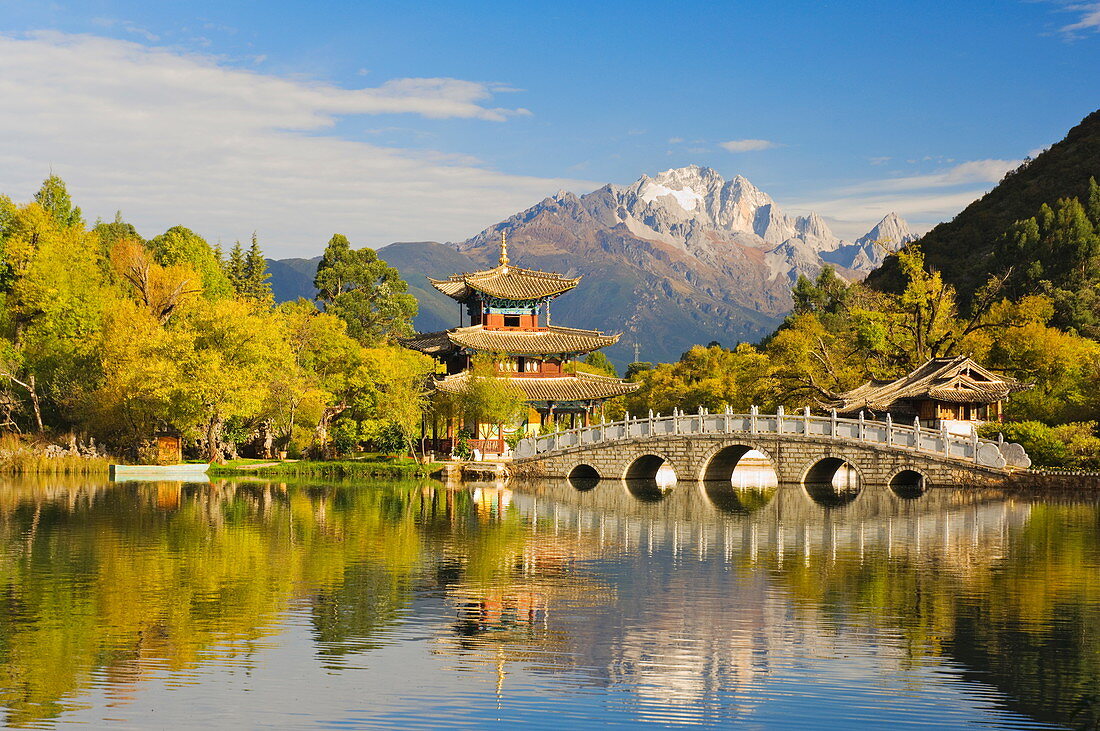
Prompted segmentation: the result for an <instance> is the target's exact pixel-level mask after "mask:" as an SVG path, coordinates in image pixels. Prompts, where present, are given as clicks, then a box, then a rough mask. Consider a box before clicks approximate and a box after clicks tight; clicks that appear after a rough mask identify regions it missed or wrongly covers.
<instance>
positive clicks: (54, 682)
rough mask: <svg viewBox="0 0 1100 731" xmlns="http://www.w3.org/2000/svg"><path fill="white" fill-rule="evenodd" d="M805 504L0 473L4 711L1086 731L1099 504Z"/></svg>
mask: <svg viewBox="0 0 1100 731" xmlns="http://www.w3.org/2000/svg"><path fill="white" fill-rule="evenodd" d="M580 486H581V487H589V486H588V485H580ZM818 497H819V499H820V501H821V502H824V503H828V504H830V505H831V506H832V507H830V508H825V507H822V505H821V504H820V503H819V502H815V501H814V500H813V499H811V498H810V497H808V495H807V493H806V491H804V490H802V489H801V488H789V487H780V488H776V487H774V486H772V487H767V488H754V487H751V486H749V487H741V488H735V487H732V486H731V487H729V488H724V489H717V490H711V491H710V492H709V493H707V492H705V491H702V490H700V488H698V487H696V486H689V485H679V486H676V487H675V488H674V489H673V490H672V491H671V492H665V491H664V490H662V489H660V488H658V487H657V486H649V487H644V488H637V487H635V488H634V489H633V490H631V489H627V488H626V487H625V486H624V485H622V484H616V483H609V482H603V483H600V484H598V485H596V486H595V487H593V488H592V489H588V490H585V491H580V490H578V489H576V487H574V486H573V485H570V484H569V483H564V482H562V483H558V482H546V483H541V484H537V485H532V486H526V487H523V488H521V487H518V486H513V488H512V489H511V490H509V489H504V488H500V487H494V486H491V485H482V486H468V487H464V488H458V489H447V488H445V487H443V486H442V485H440V484H438V483H424V484H407V483H402V484H397V483H393V484H373V485H337V484H327V485H295V484H289V485H288V484H285V483H277V482H238V483H233V482H220V483H216V484H212V485H180V484H175V483H172V484H169V483H162V484H150V483H143V484H123V485H109V484H106V483H96V482H87V481H84V482H80V481H77V482H65V481H61V480H52V481H51V480H45V481H40V482H31V481H24V482H6V483H0V705H2V706H3V713H4V720H5V722H6V723H7V724H8V725H11V726H23V727H53V726H59V725H68V724H84V725H92V726H101V725H104V724H106V723H108V722H110V723H113V724H115V725H117V726H120V727H134V728H138V727H140V728H146V727H168V726H171V727H204V726H211V725H216V726H230V725H237V726H243V727H257V726H277V727H301V728H317V727H341V728H348V727H351V728H355V727H403V728H408V727H421V728H428V727H440V726H448V727H461V726H468V727H471V728H485V727H502V726H512V725H515V724H517V723H523V724H525V725H528V726H534V727H553V728H557V729H561V728H565V727H576V726H591V725H595V724H596V723H600V724H608V725H623V726H626V725H630V726H646V725H650V726H654V727H664V726H680V725H683V726H688V725H704V726H707V725H714V726H720V725H731V724H743V725H746V726H750V727H754V728H799V729H802V728H808V727H834V728H845V727H886V726H891V727H895V728H901V727H915V726H921V727H935V728H967V727H985V728H989V727H994V728H1046V727H1059V726H1070V727H1088V728H1095V727H1097V723H1098V719H1100V508H1098V506H1097V504H1096V503H1094V502H1087V501H1080V500H1078V501H1073V500H1068V499H1055V498H1047V499H1041V498H1029V497H1022V498H1021V497H1019V496H1017V497H1010V496H1005V495H1003V494H999V493H997V492H974V491H968V492H963V491H951V490H938V491H933V492H930V493H928V494H926V495H924V496H923V497H920V498H919V499H908V500H905V499H901V498H899V497H898V496H897V495H895V494H894V493H892V492H889V491H887V490H877V491H876V490H871V489H865V490H864V491H862V492H860V493H859V494H858V496H856V497H855V498H854V499H848V498H849V497H850V496H843V495H842V496H839V497H837V498H836V499H833V500H828V499H822V498H821V496H820V495H818Z"/></svg>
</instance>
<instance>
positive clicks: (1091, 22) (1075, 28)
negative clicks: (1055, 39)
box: [1059, 2, 1100, 37]
mask: <svg viewBox="0 0 1100 731" xmlns="http://www.w3.org/2000/svg"><path fill="white" fill-rule="evenodd" d="M1065 9H1066V10H1068V11H1072V12H1075V13H1080V16H1079V18H1078V20H1077V22H1075V23H1070V24H1068V25H1064V26H1062V27H1061V28H1060V29H1059V30H1061V31H1062V33H1065V34H1066V35H1068V36H1070V37H1076V36H1077V35H1079V34H1080V32H1081V31H1095V32H1100V3H1096V2H1093V3H1073V4H1071V5H1067V6H1066V7H1065Z"/></svg>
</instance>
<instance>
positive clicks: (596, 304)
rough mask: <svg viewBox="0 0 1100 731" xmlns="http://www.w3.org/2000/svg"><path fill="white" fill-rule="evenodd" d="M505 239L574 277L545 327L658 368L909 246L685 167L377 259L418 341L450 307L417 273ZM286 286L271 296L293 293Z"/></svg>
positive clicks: (768, 326) (738, 336)
mask: <svg viewBox="0 0 1100 731" xmlns="http://www.w3.org/2000/svg"><path fill="white" fill-rule="evenodd" d="M503 232H507V234H508V241H509V248H510V253H511V259H512V262H513V263H514V264H516V265H518V266H523V267H529V268H533V269H542V270H546V271H553V272H560V273H562V274H568V275H578V274H579V275H583V277H584V278H583V279H582V280H581V282H580V284H579V285H578V286H577V288H576V289H574V290H573V291H571V292H569V293H568V294H566V295H564V296H562V297H561V298H559V299H557V300H555V301H554V303H553V305H552V307H551V312H552V316H553V321H554V322H555V323H557V324H561V325H570V326H574V327H582V328H593V329H601V330H605V331H609V332H622V333H623V338H622V339H621V340H620V342H619V344H618V345H616V346H614V347H612V348H610V349H608V356H609V357H610V358H611V359H612V360H613V361H614V362H616V363H617V364H620V365H621V364H624V363H627V362H629V361H631V360H633V359H634V355H633V350H634V345H635V344H638V346H639V349H640V355H641V357H642V359H643V360H654V361H669V360H675V359H677V358H679V356H680V354H681V353H682V352H683V351H684V350H686V349H688V348H689V347H691V346H692V345H694V344H696V343H704V344H705V343H707V342H710V341H712V340H717V341H719V342H721V343H722V344H724V345H728V346H733V345H735V344H737V343H738V342H741V341H757V340H759V339H761V338H762V337H764V336H765V335H767V334H768V333H770V332H772V330H774V328H775V327H776V326H777V325H778V324H779V322H780V321H781V320H782V318H783V316H784V315H785V314H786V312H787V311H788V310H789V309H790V305H791V299H790V288H791V285H792V283H793V282H794V280H795V279H797V277H798V275H799V274H806V275H807V276H811V277H813V276H816V275H817V273H818V272H819V271H820V269H821V267H822V266H823V265H825V264H826V263H830V264H833V265H834V266H835V267H836V268H837V270H838V271H839V272H840V273H841V275H842V276H845V277H847V278H849V279H857V278H860V277H862V276H863V274H865V273H866V272H867V271H869V270H870V269H871V268H872V267H873V266H874V265H876V264H878V263H879V262H880V261H881V259H882V256H883V255H884V253H885V250H884V249H883V246H885V247H887V250H888V249H890V248H896V247H897V246H900V245H901V244H903V243H906V242H907V241H908V240H909V239H911V238H912V235H911V234H910V233H909V229H908V227H907V226H906V224H905V222H904V221H902V220H901V219H900V218H898V217H897V216H896V215H893V214H890V215H888V216H886V217H884V218H883V220H882V221H881V222H880V223H879V224H878V225H877V226H876V227H875V228H874V229H873V230H872V231H871V232H869V233H868V234H867V235H866V236H864V237H863V238H861V239H859V240H858V241H856V242H845V241H842V240H841V239H839V238H837V237H836V236H834V235H833V234H832V232H831V231H829V228H828V226H827V225H826V223H825V221H824V220H822V219H821V217H820V216H818V215H817V214H810V215H808V216H805V217H803V216H797V217H793V218H792V217H789V216H787V215H786V214H784V213H783V212H782V211H781V210H779V208H778V206H777V205H776V204H775V202H774V201H773V200H772V199H771V198H770V197H769V196H768V195H767V194H766V193H764V192H763V191H761V190H759V189H758V188H756V187H755V186H753V185H752V183H750V182H749V181H748V180H746V179H745V178H743V177H741V176H736V177H734V178H733V179H731V180H724V179H723V178H722V177H721V176H720V175H719V174H718V173H717V172H715V171H714V170H711V169H709V168H702V167H698V166H694V165H693V166H689V167H686V168H679V169H674V170H667V171H665V172H663V173H660V174H659V175H657V176H655V177H653V178H650V177H649V176H642V177H641V178H640V179H639V180H637V181H636V182H634V183H633V184H631V185H628V186H618V185H606V186H604V187H603V188H600V189H599V190H596V191H593V192H592V193H588V194H587V195H583V196H577V195H574V194H573V193H569V192H564V191H562V192H559V193H558V194H557V195H554V196H552V197H550V198H546V199H545V200H543V201H541V202H540V203H538V204H536V205H534V206H532V207H531V208H528V209H527V210H525V211H522V212H520V213H517V214H516V215H514V216H512V217H510V218H508V219H506V220H505V221H502V222H501V223H498V224H496V225H494V226H491V227H489V228H487V229H486V230H484V231H482V232H481V233H480V234H478V235H477V236H474V237H473V238H471V239H469V240H467V241H463V242H461V243H458V244H454V245H452V244H439V243H434V242H416V243H397V244H391V245H389V246H386V247H384V248H382V249H381V250H380V251H379V255H380V256H381V257H382V258H383V259H385V260H386V261H387V262H389V263H390V264H392V265H393V266H395V267H397V268H398V270H399V271H400V272H401V274H402V277H403V278H404V279H405V280H406V281H407V282H408V283H409V288H410V291H411V292H412V294H414V295H415V296H416V298H417V300H418V302H419V303H420V314H419V315H418V317H417V319H416V322H415V325H416V328H417V330H419V331H421V332H426V331H431V330H440V329H444V328H447V327H454V326H456V325H457V324H458V316H459V315H458V305H457V304H456V303H454V302H453V301H452V300H450V299H448V298H446V297H444V296H443V295H442V294H440V293H439V292H437V291H436V290H435V289H433V288H432V287H431V285H430V284H429V283H428V281H427V279H426V277H425V275H430V276H433V277H445V276H447V275H449V274H452V273H455V272H462V271H472V270H477V269H483V268H488V267H492V266H495V265H496V264H497V258H498V256H499V245H500V238H501V234H502V233H503ZM301 261H302V260H297V262H301ZM311 261H314V263H313V267H314V268H315V266H316V264H315V260H311ZM290 268H291V269H294V270H295V271H296V272H298V271H300V270H301V269H302V268H303V265H301V264H299V263H295V264H294V265H293V266H292V267H290ZM299 276H301V275H299ZM312 276H313V271H312V269H310V271H309V272H308V277H309V279H310V280H312ZM291 279H292V278H291V277H290V276H289V275H288V279H287V282H286V284H285V286H283V285H280V289H279V291H278V292H277V297H278V298H280V299H281V296H280V295H281V294H282V293H283V292H292V291H298V290H296V289H294V285H292V283H291V281H290V280H291ZM297 286H298V287H299V289H300V288H301V287H303V286H304V285H302V284H299V285H297ZM310 289H311V288H310Z"/></svg>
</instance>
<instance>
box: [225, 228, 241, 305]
mask: <svg viewBox="0 0 1100 731" xmlns="http://www.w3.org/2000/svg"><path fill="white" fill-rule="evenodd" d="M222 271H224V272H225V276H226V279H228V280H229V284H230V285H231V286H232V287H233V291H234V292H236V293H237V294H238V295H239V294H240V293H241V289H242V287H243V285H244V250H243V249H241V242H240V241H235V242H233V248H232V249H230V250H229V256H228V257H226V258H225V260H224V261H222Z"/></svg>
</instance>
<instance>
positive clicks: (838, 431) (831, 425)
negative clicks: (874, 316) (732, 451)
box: [515, 407, 1031, 470]
mask: <svg viewBox="0 0 1100 731" xmlns="http://www.w3.org/2000/svg"><path fill="white" fill-rule="evenodd" d="M716 434H725V435H730V436H735V435H745V436H750V437H760V436H768V437H778V438H783V437H803V438H805V437H816V438H818V439H822V438H823V439H826V440H837V441H838V442H840V441H843V442H847V443H851V442H853V441H854V442H859V443H863V444H866V445H868V446H872V447H874V448H876V449H881V448H887V449H890V450H896V451H899V452H914V453H920V454H922V455H923V456H926V457H935V458H938V459H941V460H946V461H950V462H964V463H969V464H972V465H976V466H978V467H986V468H992V469H995V470H1004V469H1025V468H1027V467H1030V466H1031V460H1030V458H1028V456H1027V454H1026V452H1025V451H1024V449H1023V447H1021V446H1020V445H1018V444H1009V443H1006V442H1004V441H1003V439H998V440H996V441H994V440H989V439H981V438H979V437H978V436H977V435H976V434H975V435H973V436H970V437H963V436H959V435H956V434H952V433H950V432H948V431H947V429H946V428H943V429H939V430H936V429H926V428H924V427H922V426H920V424H919V422H918V421H916V420H914V422H913V424H896V423H893V422H892V421H891V419H890V417H889V416H887V418H886V420H885V421H869V420H865V419H864V418H863V415H862V414H861V415H860V418H858V419H842V418H839V417H838V416H837V415H836V412H835V411H834V412H831V413H830V414H829V415H828V416H815V415H813V414H811V413H810V410H809V409H805V410H803V411H802V412H801V413H795V414H786V413H785V412H784V410H783V409H782V408H779V409H778V410H777V412H776V413H775V414H761V413H760V412H759V410H758V409H757V408H756V407H753V409H752V411H750V412H749V413H748V414H734V413H732V412H731V411H729V410H727V411H725V412H723V413H717V414H711V413H709V412H707V411H706V410H703V409H701V410H700V411H699V412H698V413H696V414H685V413H682V412H678V411H674V412H673V413H672V414H670V415H666V416H661V415H659V414H658V415H654V414H653V413H652V412H650V414H649V415H648V416H643V417H631V416H630V414H627V415H626V417H625V418H623V419H622V420H621V421H614V422H610V423H604V424H596V425H593V426H589V427H584V428H578V429H571V430H568V431H561V432H557V433H554V434H548V435H545V436H541V437H537V438H535V437H528V438H526V439H522V440H520V442H519V443H518V444H517V445H516V450H515V457H516V459H517V460H519V461H527V460H536V459H540V458H546V457H551V456H553V455H555V454H559V453H561V452H563V451H565V450H571V449H576V448H578V447H597V446H600V445H604V444H607V445H608V446H611V445H612V444H614V443H615V442H625V441H629V440H637V439H645V438H661V437H674V436H678V437H691V436H695V435H716Z"/></svg>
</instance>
